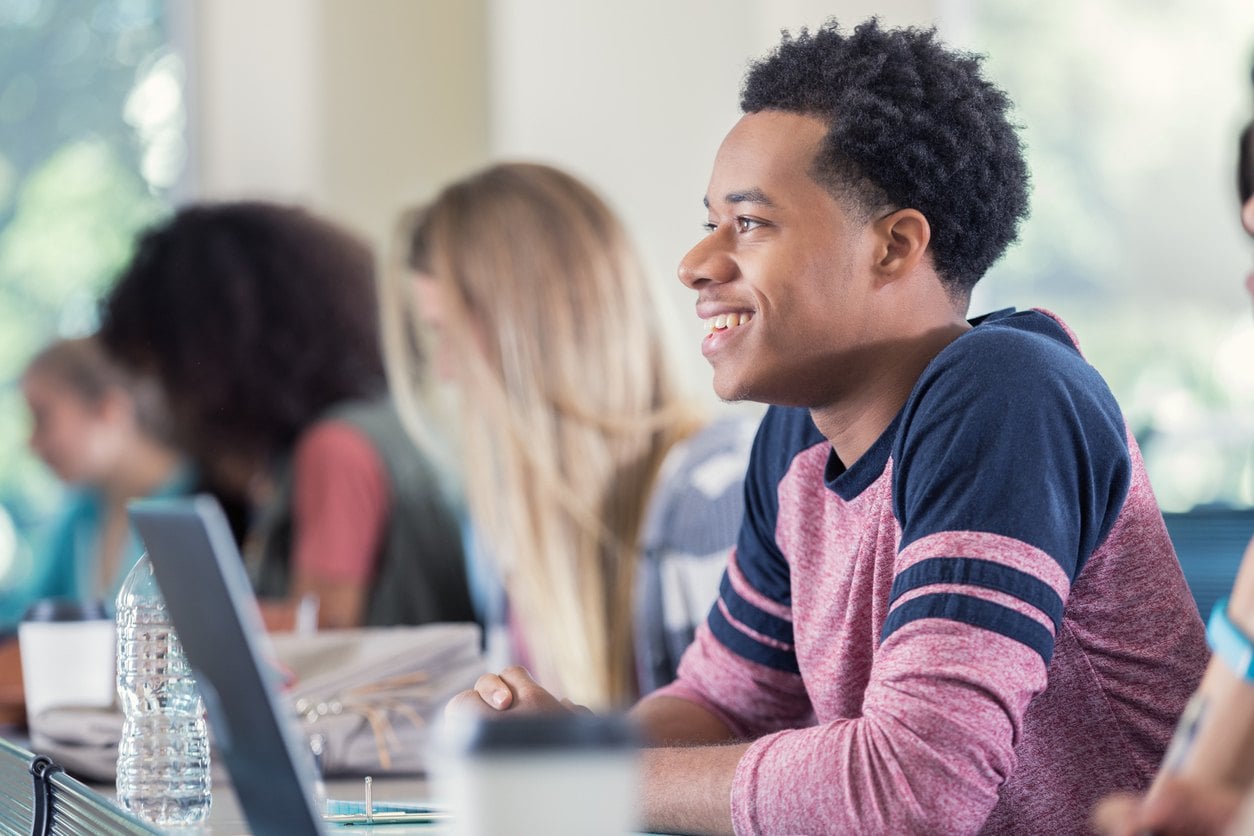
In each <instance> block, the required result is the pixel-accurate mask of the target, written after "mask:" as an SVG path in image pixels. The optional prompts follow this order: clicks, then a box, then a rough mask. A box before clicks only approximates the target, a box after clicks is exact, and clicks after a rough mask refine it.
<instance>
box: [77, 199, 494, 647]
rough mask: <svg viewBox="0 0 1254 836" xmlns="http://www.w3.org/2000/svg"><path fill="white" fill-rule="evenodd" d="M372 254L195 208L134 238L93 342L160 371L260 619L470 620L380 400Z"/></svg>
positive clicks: (273, 623) (444, 526) (315, 222)
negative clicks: (239, 544) (235, 544)
mask: <svg viewBox="0 0 1254 836" xmlns="http://www.w3.org/2000/svg"><path fill="white" fill-rule="evenodd" d="M378 335H379V331H378V311H377V306H376V293H375V282H374V262H373V258H372V255H371V253H370V250H369V248H368V247H367V246H366V245H365V244H364V243H363V242H362V241H360V240H359V239H358V238H357V237H355V236H354V235H352V234H350V233H349V232H347V231H345V230H344V229H341V228H340V227H338V226H336V225H335V224H333V223H331V222H329V221H327V220H324V219H322V218H319V217H317V216H315V215H313V214H311V213H309V212H306V211H304V210H302V209H299V208H296V207H290V206H282V205H276V204H270V203H264V202H233V203H220V204H199V205H191V206H188V207H185V208H183V209H180V210H179V211H178V212H177V213H175V214H174V215H173V216H172V217H171V218H169V219H168V220H167V221H165V222H164V223H161V224H159V225H158V226H156V227H155V228H153V229H151V230H150V231H148V232H147V233H146V234H144V235H143V236H142V237H141V239H140V241H139V244H138V248H137V250H136V253H135V255H134V258H133V259H132V261H131V263H130V264H129V266H128V267H126V268H125V269H124V270H123V272H122V274H121V276H120V277H119V279H118V281H117V283H116V285H115V286H114V287H113V288H112V290H111V291H110V292H109V293H108V296H107V298H106V299H105V301H104V306H103V311H102V326H101V336H102V339H103V341H104V343H105V344H106V345H107V346H108V348H109V349H110V350H111V351H112V352H114V353H115V354H116V355H117V356H118V357H119V359H120V360H121V361H123V362H124V363H126V364H127V365H128V366H129V367H130V368H132V369H134V370H136V371H137V372H140V373H144V374H151V375H153V376H155V377H156V378H157V379H158V380H160V381H161V384H162V386H163V387H164V389H165V391H166V393H167V396H168V398H169V403H170V409H171V412H172V415H173V418H174V427H175V438H176V440H177V441H178V443H179V444H180V445H181V446H182V447H183V448H184V449H186V450H187V451H188V452H189V454H190V455H191V457H192V459H193V460H194V462H195V463H196V465H197V466H198V468H199V469H200V471H201V472H202V473H203V474H204V477H205V480H206V484H207V485H208V486H209V488H210V489H211V490H212V492H213V493H214V494H216V495H217V496H218V497H219V498H220V499H222V500H223V501H224V504H226V505H228V506H229V507H236V508H243V509H244V512H245V513H244V519H243V520H242V524H241V525H240V528H241V529H242V531H241V534H242V536H243V540H244V553H245V555H246V557H247V560H248V562H249V568H250V572H251V574H252V577H253V579H254V583H255V586H256V590H257V593H258V595H259V597H261V598H262V599H263V611H264V612H265V614H266V617H267V623H268V624H269V626H270V627H271V628H272V629H285V628H291V627H293V626H294V625H295V623H296V617H297V616H296V613H297V610H298V608H299V607H300V605H301V602H304V601H310V600H316V601H317V602H318V605H319V608H318V623H319V624H320V625H321V626H323V627H355V626H360V625H390V624H420V623H424V622H431V621H466V620H471V619H472V618H473V612H472V609H471V605H470V599H469V593H468V590H467V586H466V577H465V568H464V565H463V557H462V548H461V540H460V534H459V530H458V523H457V517H456V514H455V512H454V508H453V503H452V501H451V500H450V497H449V496H448V494H447V492H446V490H445V489H444V486H442V484H441V477H440V474H439V473H437V471H436V470H435V468H434V467H433V465H432V464H431V462H430V459H429V458H428V457H427V456H426V455H425V454H424V453H423V452H422V451H420V450H419V449H418V448H417V447H416V446H415V445H414V443H413V442H412V440H411V439H410V438H409V437H408V436H407V435H406V433H405V431H404V429H403V428H402V426H401V424H400V420H399V418H398V416H397V415H396V412H395V410H394V409H393V408H392V405H391V402H390V400H389V398H388V397H387V392H386V383H385V379H384V373H383V361H382V356H381V351H380V345H379V340H378Z"/></svg>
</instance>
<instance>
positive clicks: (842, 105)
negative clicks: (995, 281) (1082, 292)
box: [740, 18, 1028, 299]
mask: <svg viewBox="0 0 1254 836" xmlns="http://www.w3.org/2000/svg"><path fill="white" fill-rule="evenodd" d="M979 70H980V59H979V58H978V57H977V56H973V55H968V54H965V53H959V52H955V51H953V50H950V49H948V48H946V47H945V46H943V45H942V44H940V43H939V42H938V41H937V39H936V32H935V30H933V29H926V30H925V29H914V28H909V29H882V28H880V25H879V22H878V20H876V19H874V18H873V19H871V20H869V21H867V22H866V23H863V24H861V25H860V26H858V27H857V28H856V29H855V30H854V31H853V33H852V34H849V35H846V34H843V33H842V32H841V31H840V28H839V26H838V25H837V24H836V22H835V21H829V22H828V23H827V24H826V25H824V26H823V27H822V28H821V29H819V30H818V31H817V32H810V31H809V30H807V29H802V30H801V33H800V34H799V35H796V36H792V35H789V34H788V33H785V34H784V38H783V40H782V41H781V43H780V45H779V46H778V47H777V48H776V49H775V51H774V52H772V53H771V54H770V55H769V56H767V57H766V58H764V59H762V60H761V61H758V62H756V63H755V64H753V65H752V66H751V67H750V69H749V73H748V75H747V77H746V78H745V83H744V88H743V90H742V92H741V99H740V107H741V109H742V110H743V111H744V112H745V113H756V112H758V111H763V110H778V111H785V112H790V113H799V114H804V115H807V116H816V117H818V118H820V119H822V120H824V121H825V122H826V123H827V124H828V131H827V135H826V137H825V138H824V141H823V147H822V149H821V150H820V152H819V154H818V155H817V157H816V159H815V165H814V172H813V174H814V177H815V179H816V180H817V181H819V182H821V183H823V184H824V185H825V186H827V187H828V188H829V189H830V190H831V191H832V192H833V193H834V194H835V195H836V196H837V197H840V198H842V199H847V200H852V201H853V202H854V203H855V205H856V206H858V207H860V208H861V209H862V210H863V211H864V214H865V216H866V217H870V216H871V213H873V212H880V211H885V210H891V209H902V208H913V209H917V210H919V211H920V212H922V213H923V214H924V215H925V216H926V217H927V219H928V223H929V224H930V225H931V229H932V240H931V245H930V246H931V252H932V258H933V263H934V264H935V266H936V270H937V272H938V273H939V274H940V277H941V280H942V281H943V282H944V283H945V285H946V287H948V288H949V289H950V291H951V292H952V293H955V294H957V295H959V296H960V297H961V298H964V299H965V298H967V297H968V296H969V295H970V291H971V287H972V286H973V285H974V284H975V283H976V282H977V281H978V280H979V279H980V277H981V276H983V275H984V273H985V271H987V270H988V268H989V267H990V266H992V264H993V263H994V262H995V261H997V259H998V258H1000V257H1001V255H1002V253H1003V252H1005V250H1006V247H1007V246H1008V245H1009V244H1010V242H1011V241H1013V240H1014V239H1015V236H1016V234H1017V230H1018V226H1019V222H1020V221H1021V220H1022V219H1023V218H1024V217H1026V215H1027V207H1028V173H1027V165H1026V164H1025V163H1024V160H1023V148H1022V145H1021V143H1020V141H1019V137H1018V135H1017V134H1016V132H1015V128H1014V126H1012V125H1011V124H1010V122H1009V121H1008V119H1007V110H1008V108H1009V107H1010V100H1009V99H1008V98H1007V96H1006V94H1005V93H1003V92H1002V91H1001V90H999V89H998V88H997V87H995V86H993V85H992V84H990V83H989V82H988V81H985V80H984V79H983V78H981V77H980V72H979Z"/></svg>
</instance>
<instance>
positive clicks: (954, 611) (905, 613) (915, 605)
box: [742, 593, 1054, 665]
mask: <svg viewBox="0 0 1254 836" xmlns="http://www.w3.org/2000/svg"><path fill="white" fill-rule="evenodd" d="M922 618H944V619H948V620H950V621H958V622H961V623H962V624H970V625H971V626H973V627H982V628H984V629H985V630H992V631H993V632H994V633H999V634H1001V635H1003V636H1005V637H1006V638H1009V639H1014V640H1015V641H1017V642H1020V643H1022V644H1024V645H1027V646H1028V647H1030V648H1032V649H1033V650H1035V651H1036V652H1037V653H1039V654H1040V655H1041V659H1043V660H1044V661H1045V664H1046V665H1048V664H1049V660H1050V659H1051V658H1052V657H1053V655H1054V637H1053V636H1051V635H1050V633H1049V630H1047V629H1045V628H1044V627H1043V626H1042V625H1041V624H1039V623H1037V622H1036V621H1033V620H1032V619H1030V618H1028V617H1027V616H1026V615H1023V614H1022V613H1018V612H1015V611H1014V610H1012V609H1010V608H1009V607H1003V606H1002V605H1001V604H994V603H992V602H991V601H984V600H982V599H980V598H972V597H971V596H969V595H954V594H945V593H937V594H934V595H920V596H919V597H918V598H912V599H911V600H909V601H906V602H905V603H904V604H901V605H899V606H898V607H897V608H896V609H894V610H892V611H891V612H890V613H889V614H888V618H887V619H885V620H884V631H883V633H881V635H880V643H881V644H883V643H884V642H885V641H887V640H888V637H889V636H891V635H892V634H893V633H895V632H896V631H897V630H899V629H901V628H902V627H904V626H905V625H907V624H909V623H910V622H912V621H918V620H919V619H922ZM742 655H743V654H742Z"/></svg>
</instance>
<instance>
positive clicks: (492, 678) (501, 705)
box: [475, 672, 514, 710]
mask: <svg viewBox="0 0 1254 836" xmlns="http://www.w3.org/2000/svg"><path fill="white" fill-rule="evenodd" d="M503 673H504V672H502V674H503ZM475 693H477V694H478V695H479V697H480V699H482V700H483V702H484V703H485V704H486V705H490V706H492V707H493V708H495V709H498V710H503V709H506V708H509V707H510V705H511V704H513V702H514V692H513V691H512V690H511V689H510V686H509V685H508V684H506V682H505V680H504V679H502V678H501V676H498V675H497V674H494V673H485V674H484V675H483V676H481V677H479V679H478V680H477V681H476V682H475Z"/></svg>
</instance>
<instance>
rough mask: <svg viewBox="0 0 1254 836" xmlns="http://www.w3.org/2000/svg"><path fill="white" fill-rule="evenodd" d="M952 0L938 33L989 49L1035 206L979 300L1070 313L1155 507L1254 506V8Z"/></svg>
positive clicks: (1125, 1)
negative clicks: (1253, 126) (1142, 463)
mask: <svg viewBox="0 0 1254 836" xmlns="http://www.w3.org/2000/svg"><path fill="white" fill-rule="evenodd" d="M950 5H952V6H953V7H954V8H953V14H950V15H947V16H946V18H945V21H946V22H945V26H944V27H943V28H944V33H943V34H944V36H945V37H946V38H947V39H948V40H949V41H950V42H952V43H958V44H963V45H965V46H967V47H969V48H970V49H972V50H973V51H976V52H981V53H984V54H987V55H988V59H987V64H986V67H987V70H988V72H989V74H990V75H991V77H992V78H993V79H995V80H996V81H997V83H999V84H1000V85H1001V86H1003V87H1004V88H1005V89H1006V90H1007V91H1008V92H1009V94H1010V96H1011V98H1012V99H1013V100H1014V101H1015V103H1016V105H1017V110H1016V113H1015V118H1016V119H1017V120H1018V122H1019V123H1020V124H1021V125H1022V126H1023V128H1024V130H1023V137H1024V139H1025V141H1026V143H1027V146H1028V158H1029V164H1030V166H1031V170H1032V176H1033V194H1032V215H1031V217H1030V218H1029V220H1028V222H1027V223H1026V224H1025V226H1024V227H1023V231H1022V235H1021V238H1020V242H1019V243H1018V244H1017V245H1016V246H1015V248H1014V249H1012V251H1011V252H1010V253H1009V254H1008V255H1007V257H1006V258H1005V259H1004V260H1003V261H1002V262H1001V263H999V264H998V265H997V266H996V267H994V268H993V270H992V271H991V272H990V274H989V275H988V277H986V278H985V279H984V281H983V282H981V284H980V285H979V286H977V292H976V298H975V299H974V300H973V304H972V311H973V313H979V312H983V311H985V310H993V309H996V308H1000V307H1005V306H1009V305H1015V306H1023V305H1039V306H1042V307H1046V308H1049V309H1051V310H1053V311H1055V312H1056V313H1058V314H1059V315H1061V316H1062V317H1063V318H1064V319H1065V320H1066V321H1067V322H1068V324H1070V325H1071V326H1072V327H1073V329H1074V330H1075V331H1076V333H1077V334H1078V336H1079V338H1080V344H1081V347H1082V348H1083V350H1084V352H1085V354H1086V355H1087V356H1088V358H1089V360H1090V361H1092V362H1093V364H1094V365H1095V366H1097V368H1098V369H1099V370H1100V371H1101V372H1102V374H1103V375H1104V376H1105V377H1106V379H1107V381H1108V382H1109V383H1110V384H1111V387H1112V388H1113V389H1114V391H1115V394H1116V396H1117V397H1118V398H1119V402H1120V404H1121V405H1122V406H1123V408H1124V413H1125V416H1126V417H1127V419H1128V422H1129V424H1130V426H1131V427H1132V429H1133V432H1134V434H1135V435H1136V437H1137V439H1138V441H1139V443H1140V445H1141V447H1142V450H1143V452H1144V455H1145V459H1146V464H1147V467H1148V469H1149V472H1150V478H1151V480H1152V481H1153V484H1154V489H1155V492H1156V494H1157V495H1158V499H1159V502H1160V504H1161V505H1162V506H1163V507H1164V508H1166V509H1170V510H1187V509H1189V508H1192V507H1194V506H1197V505H1206V504H1237V505H1250V504H1254V460H1252V457H1251V450H1252V445H1251V441H1252V440H1254V362H1251V358H1254V318H1252V316H1251V306H1250V303H1249V299H1248V297H1247V296H1246V294H1245V291H1244V290H1243V287H1242V284H1243V279H1244V277H1245V276H1246V275H1247V274H1248V273H1249V272H1250V270H1251V269H1252V267H1254V246H1251V245H1250V243H1249V241H1248V240H1247V239H1246V238H1245V236H1244V233H1243V232H1242V231H1241V227H1240V223H1239V219H1238V211H1239V207H1238V205H1237V197H1236V174H1235V163H1236V137H1237V133H1238V131H1239V128H1240V126H1241V125H1242V124H1243V123H1244V122H1245V121H1246V120H1248V119H1249V118H1250V117H1251V116H1252V115H1254V89H1252V86H1251V83H1250V67H1251V63H1254V61H1252V59H1254V5H1251V3H1250V2H1249V0H1200V2H1193V0H1188V1H1187V2H1186V0H1154V2H1144V0H1104V2H1102V3H1080V2H1072V3H1062V4H1054V3H1027V2H1013V3H1008V2H1005V0H954V2H953V3H952V4H950ZM946 8H949V6H947V7H946Z"/></svg>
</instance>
